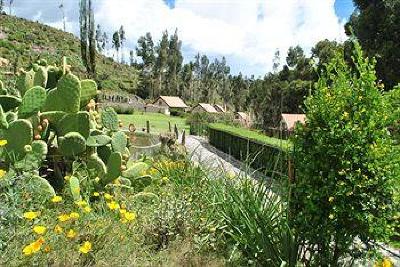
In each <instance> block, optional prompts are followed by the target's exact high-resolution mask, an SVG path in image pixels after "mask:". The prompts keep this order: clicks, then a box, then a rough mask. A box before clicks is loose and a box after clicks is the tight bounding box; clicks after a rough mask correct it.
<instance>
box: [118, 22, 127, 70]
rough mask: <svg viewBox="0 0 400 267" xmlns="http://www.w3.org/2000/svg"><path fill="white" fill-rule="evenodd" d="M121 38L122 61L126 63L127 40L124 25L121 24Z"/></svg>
mask: <svg viewBox="0 0 400 267" xmlns="http://www.w3.org/2000/svg"><path fill="white" fill-rule="evenodd" d="M119 39H120V44H121V45H120V47H121V62H122V63H125V56H124V44H125V41H126V36H125V30H124V26H122V25H121V27H120V28H119Z"/></svg>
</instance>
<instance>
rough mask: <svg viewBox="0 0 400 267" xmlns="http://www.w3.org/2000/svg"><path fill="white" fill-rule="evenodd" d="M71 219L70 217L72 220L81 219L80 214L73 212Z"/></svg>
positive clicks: (70, 215)
mask: <svg viewBox="0 0 400 267" xmlns="http://www.w3.org/2000/svg"><path fill="white" fill-rule="evenodd" d="M69 217H70V218H71V219H74V220H76V219H79V213H77V212H71V213H70V214H69Z"/></svg>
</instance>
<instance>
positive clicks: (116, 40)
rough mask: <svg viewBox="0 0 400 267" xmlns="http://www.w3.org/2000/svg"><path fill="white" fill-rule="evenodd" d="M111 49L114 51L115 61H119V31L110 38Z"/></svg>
mask: <svg viewBox="0 0 400 267" xmlns="http://www.w3.org/2000/svg"><path fill="white" fill-rule="evenodd" d="M112 47H113V48H114V49H115V51H116V57H117V61H119V50H120V48H121V39H120V36H119V31H116V32H114V34H113V36H112Z"/></svg>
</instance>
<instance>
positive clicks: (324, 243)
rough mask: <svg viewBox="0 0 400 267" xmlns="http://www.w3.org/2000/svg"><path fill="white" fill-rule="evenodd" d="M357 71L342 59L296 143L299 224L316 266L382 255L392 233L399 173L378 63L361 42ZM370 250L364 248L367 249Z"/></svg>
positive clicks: (325, 78) (309, 106)
mask: <svg viewBox="0 0 400 267" xmlns="http://www.w3.org/2000/svg"><path fill="white" fill-rule="evenodd" d="M354 46H355V53H354V57H353V61H354V67H353V68H350V67H349V66H348V65H346V63H345V61H344V59H343V55H340V54H338V55H336V57H335V58H334V59H333V60H332V62H331V63H330V64H328V65H327V66H326V73H324V74H323V75H322V77H321V78H320V79H319V81H318V83H317V84H316V90H315V92H314V93H313V95H312V96H310V97H309V98H308V99H307V100H306V116H307V121H306V125H304V126H301V125H299V126H298V128H297V129H296V134H295V136H294V138H293V143H294V159H295V166H296V180H295V183H294V184H293V188H292V192H293V195H292V197H291V209H292V214H293V217H292V220H293V221H292V222H293V227H294V229H295V231H296V232H297V234H298V235H299V236H300V239H301V241H302V242H303V243H304V244H307V248H308V249H307V253H309V256H308V258H307V261H308V262H309V263H310V264H311V265H314V266H328V265H329V266H339V265H341V264H343V261H344V259H345V258H346V260H349V261H351V260H353V259H356V258H360V257H362V256H364V255H365V254H366V253H373V252H375V246H374V244H375V242H376V241H378V240H381V241H382V240H385V239H386V238H387V237H388V236H389V235H390V232H391V231H390V227H389V225H388V222H389V220H390V218H392V215H393V191H394V183H393V182H394V180H395V179H396V178H397V177H398V176H396V175H398V172H397V170H396V169H398V168H399V165H398V162H397V161H396V157H395V154H396V153H397V151H396V150H395V149H394V147H393V146H392V139H391V136H390V134H389V131H388V130H387V127H388V125H389V124H390V116H389V113H390V112H391V110H390V109H389V108H388V107H389V106H388V105H387V102H386V101H385V99H384V97H383V95H382V91H381V89H380V87H379V85H378V84H377V83H376V76H375V70H374V68H375V60H370V59H368V58H364V57H363V55H362V51H361V48H360V45H359V44H358V43H357V42H355V43H354ZM364 245H365V246H364Z"/></svg>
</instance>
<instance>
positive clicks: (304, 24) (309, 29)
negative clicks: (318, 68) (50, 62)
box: [95, 0, 346, 74]
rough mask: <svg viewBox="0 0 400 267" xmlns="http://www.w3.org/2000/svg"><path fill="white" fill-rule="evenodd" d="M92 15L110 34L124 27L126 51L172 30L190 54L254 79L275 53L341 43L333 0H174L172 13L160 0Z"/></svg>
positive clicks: (130, 0)
mask: <svg viewBox="0 0 400 267" xmlns="http://www.w3.org/2000/svg"><path fill="white" fill-rule="evenodd" d="M95 15H96V20H97V22H98V23H100V24H101V25H103V26H105V27H106V29H108V30H110V31H111V30H116V29H118V28H119V26H120V25H124V28H125V30H126V32H127V38H128V41H129V43H128V46H130V48H131V49H133V48H134V46H135V44H136V40H137V39H138V38H139V37H140V36H141V35H143V34H145V33H146V32H151V34H152V35H153V37H154V40H158V39H159V38H160V37H161V33H162V31H163V30H165V29H167V30H168V31H169V32H173V31H174V30H175V28H178V31H179V37H180V38H181V40H182V41H183V43H184V45H185V47H189V49H190V50H193V51H199V52H200V53H205V54H213V55H219V56H226V57H227V58H228V62H229V59H230V58H232V59H233V58H234V59H235V61H238V62H236V63H237V64H240V65H241V67H243V68H246V66H247V67H248V69H253V70H254V69H255V67H256V68H257V69H259V73H257V74H261V73H265V72H267V71H269V70H271V67H272V58H273V55H274V52H275V51H276V49H279V50H280V51H281V55H282V58H283V59H284V57H285V56H284V55H285V53H286V51H287V49H288V48H289V46H291V45H297V44H299V45H300V46H302V47H303V48H304V49H305V50H306V51H309V50H310V48H311V47H312V46H313V45H314V44H315V43H316V42H318V41H319V40H322V39H326V38H327V39H331V40H333V39H335V40H338V41H343V40H344V39H345V38H346V37H345V35H344V31H343V24H344V22H343V21H340V20H339V18H338V17H337V16H336V14H335V9H334V0H322V1H321V0H231V1H228V0H218V1H212V0H203V1H200V0H176V3H175V8H174V9H170V8H169V7H168V6H167V5H166V4H165V3H164V2H163V1H162V0H113V1H111V0H101V1H100V3H99V4H98V6H97V8H96V14H95ZM242 71H243V72H244V73H247V74H249V72H248V71H247V70H246V69H243V70H242Z"/></svg>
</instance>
